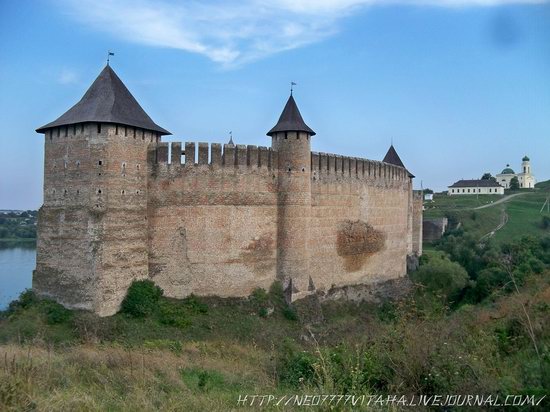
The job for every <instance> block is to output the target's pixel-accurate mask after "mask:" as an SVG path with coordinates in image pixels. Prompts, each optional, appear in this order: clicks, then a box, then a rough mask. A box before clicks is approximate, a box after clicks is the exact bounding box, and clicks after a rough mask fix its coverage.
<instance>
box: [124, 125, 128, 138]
mask: <svg viewBox="0 0 550 412" xmlns="http://www.w3.org/2000/svg"><path fill="white" fill-rule="evenodd" d="M124 137H128V127H127V126H124Z"/></svg>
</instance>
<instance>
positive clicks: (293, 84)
mask: <svg viewBox="0 0 550 412" xmlns="http://www.w3.org/2000/svg"><path fill="white" fill-rule="evenodd" d="M294 86H296V83H294V82H290V95H291V96H292V91H293V90H294Z"/></svg>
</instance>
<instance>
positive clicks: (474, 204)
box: [424, 182, 550, 244]
mask: <svg viewBox="0 0 550 412" xmlns="http://www.w3.org/2000/svg"><path fill="white" fill-rule="evenodd" d="M544 183H545V184H546V183H548V182H544ZM542 187H545V185H544V184H543V185H542ZM548 187H549V189H547V190H544V189H539V190H534V191H524V192H519V194H517V195H516V196H514V197H510V198H506V200H505V201H504V202H503V203H499V204H494V205H493V203H495V202H497V201H498V200H500V199H503V197H502V196H494V195H493V196H491V195H484V196H483V195H480V196H475V195H472V196H448V195H443V194H436V195H435V196H434V201H433V202H425V207H426V210H425V211H424V217H425V218H428V219H430V218H437V217H448V218H449V221H450V222H451V223H452V225H453V226H454V227H456V225H457V224H458V223H460V225H461V227H463V228H464V230H465V231H467V232H468V233H470V234H472V235H473V236H477V237H479V238H481V237H482V236H483V235H485V234H487V233H489V232H491V231H492V230H494V229H495V228H496V227H497V226H498V225H499V223H500V222H501V219H502V214H503V213H506V215H507V216H508V222H507V223H506V225H505V226H504V227H503V228H502V229H501V230H499V231H497V232H496V233H495V235H494V238H493V239H494V241H495V242H496V243H499V244H500V243H504V242H508V241H511V240H514V239H519V238H520V237H521V236H523V235H532V236H535V237H538V238H540V237H542V236H546V235H550V230H549V229H548V228H545V227H544V226H543V217H544V216H548V217H550V213H548V211H547V209H546V208H545V210H544V211H542V212H541V208H542V205H543V204H544V202H545V200H546V198H547V196H548V190H550V185H549V186H548ZM480 206H488V207H484V208H482V209H478V208H479V207H480Z"/></svg>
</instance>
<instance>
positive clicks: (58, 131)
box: [57, 127, 60, 137]
mask: <svg viewBox="0 0 550 412" xmlns="http://www.w3.org/2000/svg"><path fill="white" fill-rule="evenodd" d="M59 129H60V128H59V127H58V128H57V137H59V133H60V130H59Z"/></svg>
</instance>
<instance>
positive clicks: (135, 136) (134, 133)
mask: <svg viewBox="0 0 550 412" xmlns="http://www.w3.org/2000/svg"><path fill="white" fill-rule="evenodd" d="M135 138H136V128H135V127H134V139H135Z"/></svg>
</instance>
